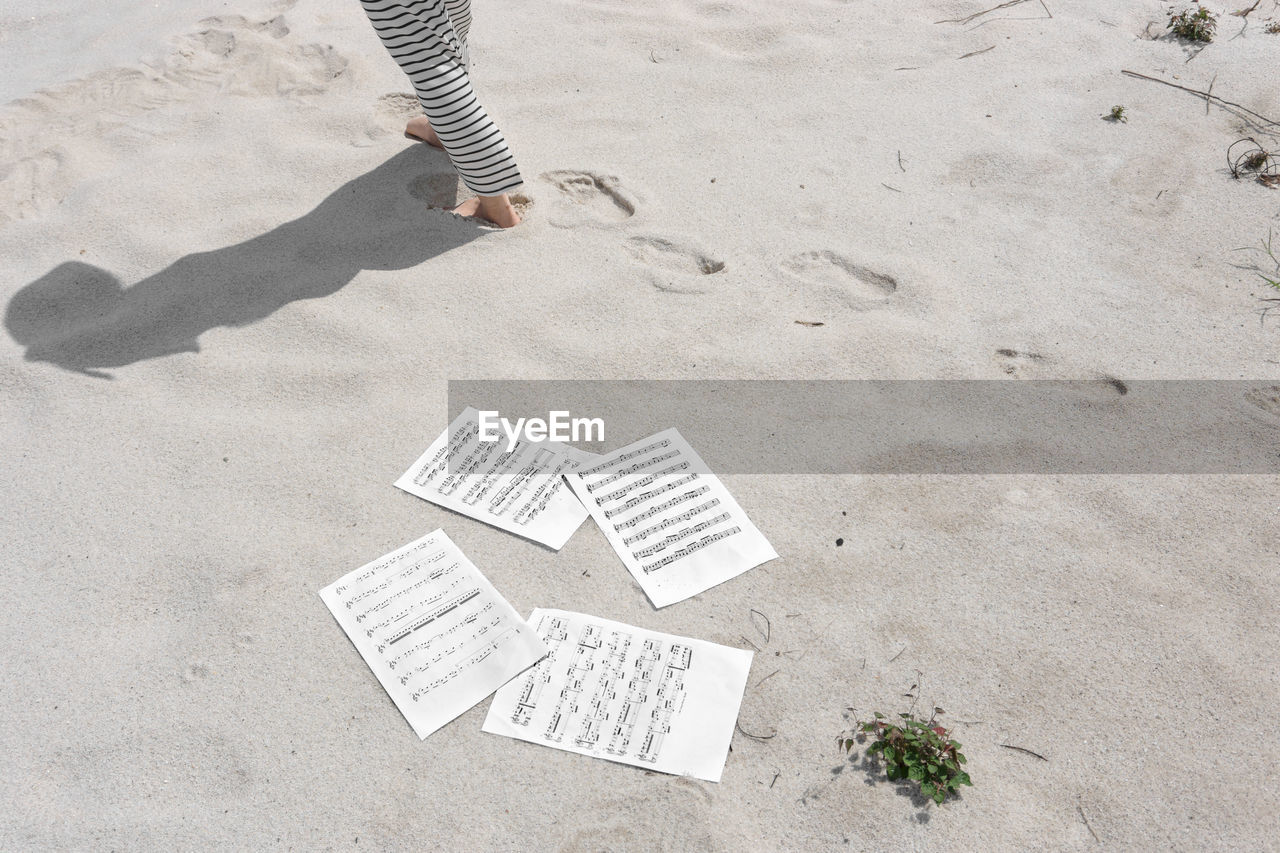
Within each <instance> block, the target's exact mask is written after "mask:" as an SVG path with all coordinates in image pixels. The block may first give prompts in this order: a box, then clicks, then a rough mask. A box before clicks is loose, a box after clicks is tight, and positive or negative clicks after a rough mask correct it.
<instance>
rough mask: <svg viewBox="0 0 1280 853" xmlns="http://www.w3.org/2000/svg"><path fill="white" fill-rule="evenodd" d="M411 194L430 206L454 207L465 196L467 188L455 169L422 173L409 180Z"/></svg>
mask: <svg viewBox="0 0 1280 853" xmlns="http://www.w3.org/2000/svg"><path fill="white" fill-rule="evenodd" d="M407 189H408V190H409V195H411V196H413V197H414V198H416V199H417V200H418V201H424V202H426V203H427V205H428V206H429V207H447V208H454V207H457V206H458V202H459V201H460V200H461V199H463V198H464V197H465V195H466V194H468V193H467V188H466V187H465V186H463V184H462V181H460V180H459V179H458V173H457V172H454V171H449V172H436V173H435V174H422V175H418V176H417V177H415V178H414V179H413V180H411V181H409V185H408V187H407Z"/></svg>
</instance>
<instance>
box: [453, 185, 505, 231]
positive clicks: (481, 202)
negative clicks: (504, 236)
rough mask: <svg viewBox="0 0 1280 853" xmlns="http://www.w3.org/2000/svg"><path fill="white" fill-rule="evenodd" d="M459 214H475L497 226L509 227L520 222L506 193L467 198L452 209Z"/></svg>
mask: <svg viewBox="0 0 1280 853" xmlns="http://www.w3.org/2000/svg"><path fill="white" fill-rule="evenodd" d="M453 212H454V213H456V214H458V215H459V216H477V217H479V218H480V219H484V220H487V221H489V222H492V223H493V224H494V225H497V226H498V227H499V228H511V227H514V226H516V225H519V224H520V214H518V213H516V209H515V208H514V207H512V206H511V199H509V198H507V194H506V193H503V194H502V195H478V196H476V197H475V198H469V199H467V200H466V201H464V202H463V203H462V204H460V205H458V206H457V207H455V208H454V209H453Z"/></svg>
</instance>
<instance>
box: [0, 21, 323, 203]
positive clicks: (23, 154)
mask: <svg viewBox="0 0 1280 853" xmlns="http://www.w3.org/2000/svg"><path fill="white" fill-rule="evenodd" d="M200 26H201V29H199V30H198V31H196V32H193V33H189V34H187V35H185V36H182V37H180V38H178V39H176V40H175V47H174V49H173V50H172V51H171V52H170V53H169V54H167V55H166V56H164V57H162V58H160V59H157V60H155V61H152V62H149V63H148V64H147V68H146V70H145V71H144V70H142V69H139V68H109V69H105V70H102V71H97V72H94V73H93V74H90V75H88V76H86V77H82V78H80V79H77V80H72V81H70V82H67V83H62V84H59V85H56V86H52V87H49V88H46V89H41V90H40V91H38V92H35V93H33V94H32V95H30V96H28V97H24V98H19V99H18V100H16V101H12V102H10V103H9V104H6V105H3V106H0V128H4V132H3V133H0V164H2V165H0V225H3V224H5V223H7V222H10V221H12V220H15V219H22V218H24V217H28V216H34V215H39V214H41V213H43V212H44V211H45V210H48V209H51V208H52V207H55V206H56V205H57V204H58V203H59V202H61V201H62V200H63V199H64V198H65V197H66V196H67V195H68V194H69V193H70V192H71V191H72V190H73V188H74V187H75V186H76V185H77V184H78V183H79V182H80V181H82V180H83V179H84V178H85V177H86V176H91V175H96V174H99V173H101V171H102V167H103V165H104V164H110V163H112V162H115V160H117V159H118V158H123V157H130V156H133V155H134V152H136V151H137V150H138V148H139V138H140V137H143V136H145V135H146V134H147V133H148V131H147V130H146V129H145V128H146V124H147V123H146V122H133V121H131V120H130V119H132V118H134V117H136V116H141V115H144V114H146V113H149V112H151V111H153V110H158V109H164V108H169V107H173V106H174V105H180V104H190V103H199V104H204V103H206V102H207V99H208V97H209V96H210V95H211V94H217V95H218V96H219V97H225V96H234V97H245V98H263V99H272V100H275V99H278V98H280V97H281V96H288V97H304V96H309V95H319V94H322V93H324V92H326V91H327V90H328V89H329V88H330V86H332V85H333V84H334V83H335V81H336V80H338V79H339V78H340V77H342V75H344V74H345V73H346V71H347V59H346V58H345V57H344V56H342V55H341V54H339V53H338V52H337V51H335V50H334V49H333V48H332V47H331V46H329V45H324V44H300V43H298V41H297V40H296V38H294V37H292V36H291V35H290V33H289V27H288V24H287V23H286V22H285V20H284V19H283V18H281V17H279V16H276V17H273V18H271V19H270V20H266V21H250V20H249V19H247V18H243V17H241V16H239V15H226V16H221V17H216V18H206V19H205V20H204V21H202V22H201V24H200ZM85 104H92V105H93V106H94V109H93V110H92V111H90V112H89V113H86V112H85V109H84V105H85ZM76 139H90V140H92V144H93V147H92V148H89V149H86V148H80V147H77V146H71V145H63V144H62V142H61V140H76ZM51 142H52V144H51Z"/></svg>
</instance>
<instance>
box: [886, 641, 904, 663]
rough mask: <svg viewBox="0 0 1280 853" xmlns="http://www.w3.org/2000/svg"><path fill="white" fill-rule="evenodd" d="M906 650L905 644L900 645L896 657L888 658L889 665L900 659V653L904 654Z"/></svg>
mask: <svg viewBox="0 0 1280 853" xmlns="http://www.w3.org/2000/svg"><path fill="white" fill-rule="evenodd" d="M906 650H907V644H906V643H903V644H902V648H900V649H898V653H897V654H896V655H894V656H893V657H891V658H889V663H893V662H894V661H896V660H897V659H898V658H900V657H902V653H903V652H905V651H906Z"/></svg>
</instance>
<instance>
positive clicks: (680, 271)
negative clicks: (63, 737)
mask: <svg viewBox="0 0 1280 853" xmlns="http://www.w3.org/2000/svg"><path fill="white" fill-rule="evenodd" d="M626 247H627V251H628V252H629V253H630V254H631V255H632V256H633V257H634V258H635V259H636V260H637V261H639V262H640V263H641V264H643V265H644V267H645V272H646V273H647V274H648V277H649V283H650V284H652V285H653V286H654V287H655V288H657V289H658V290H661V291H664V292H666V293H706V292H707V291H709V290H710V289H711V285H712V284H713V282H710V281H708V279H707V277H708V276H713V275H715V274H716V273H720V272H724V261H718V260H716V259H715V258H712V257H710V256H709V255H707V254H705V253H704V252H699V251H698V250H697V249H693V248H690V247H689V246H684V245H681V244H679V243H674V242H672V241H671V240H665V239H663V238H661V237H632V238H631V239H630V240H628V241H627V242H626Z"/></svg>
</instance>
